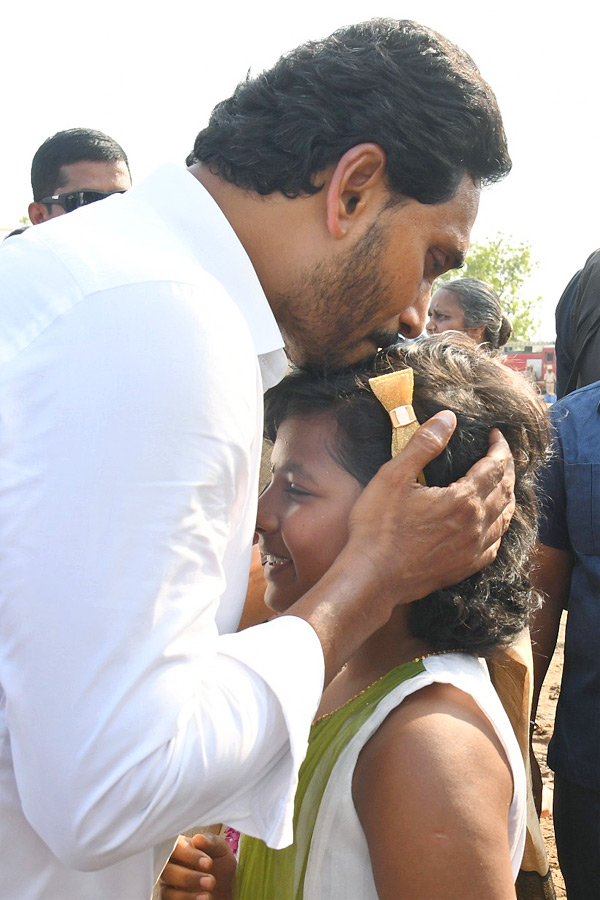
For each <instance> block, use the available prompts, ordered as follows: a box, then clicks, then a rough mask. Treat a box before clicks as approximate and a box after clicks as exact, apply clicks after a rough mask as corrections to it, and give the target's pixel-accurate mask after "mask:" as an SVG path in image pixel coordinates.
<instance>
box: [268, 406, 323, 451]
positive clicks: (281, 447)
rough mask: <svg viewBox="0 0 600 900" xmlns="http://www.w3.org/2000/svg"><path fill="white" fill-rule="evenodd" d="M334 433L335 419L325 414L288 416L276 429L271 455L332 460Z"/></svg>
mask: <svg viewBox="0 0 600 900" xmlns="http://www.w3.org/2000/svg"><path fill="white" fill-rule="evenodd" d="M336 431H337V425H336V422H335V419H334V418H333V417H331V416H329V415H328V414H327V413H322V412H321V413H315V414H314V415H311V414H306V415H294V416H288V417H287V418H286V419H284V420H283V421H282V422H281V424H280V425H279V428H278V429H277V435H276V437H275V443H274V445H273V453H272V455H275V454H277V455H278V456H281V457H288V456H291V455H293V456H295V457H298V456H306V457H308V458H311V457H320V456H321V455H326V456H328V457H330V458H333V457H332V450H331V448H332V445H333V441H334V439H335V435H336Z"/></svg>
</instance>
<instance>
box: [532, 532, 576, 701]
mask: <svg viewBox="0 0 600 900" xmlns="http://www.w3.org/2000/svg"><path fill="white" fill-rule="evenodd" d="M572 568H573V555H572V553H571V552H570V551H568V550H558V549H556V548H555V547H547V546H546V545H545V544H538V545H537V547H536V549H535V553H534V557H533V569H532V577H531V580H532V584H533V587H534V588H535V589H536V590H538V591H540V592H541V593H542V594H543V604H542V606H541V607H540V609H538V610H537V612H536V613H535V615H534V617H533V620H532V622H531V640H532V646H533V665H534V682H533V684H534V687H533V707H532V719H535V714H536V712H537V706H538V703H539V699H540V692H541V690H542V686H543V684H544V679H545V677H546V673H547V671H548V667H549V665H550V663H551V661H552V657H553V655H554V650H555V648H556V639H557V637H558V629H559V626H560V618H561V615H562V611H563V609H564V608H565V607H566V605H567V600H568V599H569V588H570V585H571V570H572Z"/></svg>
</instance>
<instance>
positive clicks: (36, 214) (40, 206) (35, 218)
mask: <svg viewBox="0 0 600 900" xmlns="http://www.w3.org/2000/svg"><path fill="white" fill-rule="evenodd" d="M27 214H28V216H29V221H30V222H31V224H32V225H39V224H40V222H45V221H46V219H49V218H50V216H49V214H48V209H47V207H46V204H45V203H38V202H37V201H36V200H34V201H33V203H30V204H29V206H28V208H27Z"/></svg>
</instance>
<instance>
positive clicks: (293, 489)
mask: <svg viewBox="0 0 600 900" xmlns="http://www.w3.org/2000/svg"><path fill="white" fill-rule="evenodd" d="M285 492H286V494H290V495H291V496H292V497H309V496H310V493H309V491H305V490H303V489H302V488H300V487H298V485H297V484H294V482H293V481H292V482H290V483H289V484H288V485H287V486H286V487H285Z"/></svg>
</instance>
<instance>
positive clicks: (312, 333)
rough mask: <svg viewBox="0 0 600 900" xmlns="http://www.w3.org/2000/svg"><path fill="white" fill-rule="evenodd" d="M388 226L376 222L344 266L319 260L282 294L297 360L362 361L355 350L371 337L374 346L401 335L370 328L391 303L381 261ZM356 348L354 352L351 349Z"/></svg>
mask: <svg viewBox="0 0 600 900" xmlns="http://www.w3.org/2000/svg"><path fill="white" fill-rule="evenodd" d="M386 238H387V234H386V229H385V227H384V226H383V225H381V224H378V223H376V222H375V223H373V224H372V225H371V226H370V228H369V230H368V231H367V232H366V234H365V235H364V236H363V237H362V238H361V240H360V241H359V242H358V244H357V245H356V246H355V247H353V248H352V250H351V251H350V252H349V255H348V259H347V262H346V265H345V266H343V265H340V264H339V263H338V265H337V267H336V268H334V267H333V266H332V265H331V264H327V263H323V262H321V263H317V264H316V265H315V266H314V267H313V268H312V269H310V270H306V271H305V272H303V273H301V274H300V275H299V276H298V278H297V279H296V285H295V289H293V290H292V291H291V292H289V293H288V294H287V295H286V296H285V297H284V298H283V297H282V298H281V299H280V303H281V305H280V309H281V310H282V311H283V316H282V320H281V321H280V322H279V325H280V328H281V331H282V333H283V336H284V339H285V342H286V351H287V353H288V356H289V357H290V360H291V362H292V363H294V365H297V366H301V367H302V368H305V369H317V370H319V371H322V370H331V369H340V368H344V367H346V366H348V365H349V360H350V364H355V363H357V362H359V360H358V359H357V358H356V349H357V348H358V346H359V345H360V343H362V342H364V341H368V342H369V343H371V344H372V347H373V350H372V352H370V353H368V354H363V357H364V356H365V355H368V356H372V355H374V354H375V352H376V350H377V348H378V347H388V346H389V345H390V344H393V343H395V342H396V341H397V340H398V334H397V332H389V331H385V330H384V329H373V328H372V327H371V328H369V325H370V324H371V323H372V322H373V321H374V320H376V319H377V318H379V316H378V311H379V310H380V308H381V307H382V306H383V305H387V303H388V302H389V301H388V300H387V298H388V297H389V295H390V290H391V289H390V286H389V284H388V283H386V281H385V280H384V278H383V277H382V274H381V268H380V263H381V259H382V256H383V250H384V248H385V243H386ZM353 350H354V353H353V352H352V351H353Z"/></svg>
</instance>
